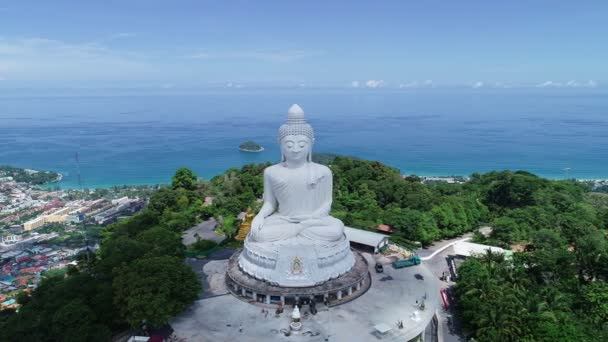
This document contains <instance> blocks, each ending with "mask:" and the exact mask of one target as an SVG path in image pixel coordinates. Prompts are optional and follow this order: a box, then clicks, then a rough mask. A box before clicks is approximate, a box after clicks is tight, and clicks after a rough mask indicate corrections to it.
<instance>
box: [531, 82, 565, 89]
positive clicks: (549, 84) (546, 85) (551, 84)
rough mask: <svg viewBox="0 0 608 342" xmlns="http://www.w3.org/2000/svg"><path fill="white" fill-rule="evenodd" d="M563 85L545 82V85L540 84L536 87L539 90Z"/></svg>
mask: <svg viewBox="0 0 608 342" xmlns="http://www.w3.org/2000/svg"><path fill="white" fill-rule="evenodd" d="M561 86H562V84H561V83H559V82H553V81H545V82H543V83H539V84H537V85H536V87H537V88H548V87H561Z"/></svg>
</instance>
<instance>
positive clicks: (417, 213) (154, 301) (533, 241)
mask: <svg viewBox="0 0 608 342" xmlns="http://www.w3.org/2000/svg"><path fill="white" fill-rule="evenodd" d="M315 160H319V161H322V162H323V163H325V164H327V165H328V166H329V167H330V168H331V170H332V171H333V173H334V203H333V209H332V215H334V216H335V217H338V218H340V219H341V220H343V221H344V223H345V224H346V225H348V226H352V227H357V228H362V229H374V228H375V227H376V226H377V225H378V224H380V223H383V224H388V225H391V226H393V227H394V228H395V232H394V233H393V236H392V239H393V240H394V241H396V242H398V243H402V244H405V245H408V244H411V245H414V244H417V243H419V244H422V245H427V244H430V243H432V242H433V241H436V240H439V239H443V238H450V237H455V236H458V235H461V234H463V233H465V232H473V231H476V230H477V228H478V227H479V226H480V225H482V224H487V225H490V226H492V227H494V229H493V231H492V233H491V235H490V236H489V237H487V238H484V237H482V236H480V235H476V237H475V238H476V239H477V240H478V241H482V242H485V243H488V244H494V245H498V246H503V247H507V248H509V247H511V246H518V248H519V249H520V250H521V252H518V253H515V254H514V257H513V258H512V259H511V260H505V259H504V258H502V257H500V256H496V255H492V254H490V255H486V256H482V257H480V258H470V259H469V260H467V261H465V262H464V263H463V265H462V267H461V269H460V272H459V279H458V285H457V286H456V289H455V297H456V298H457V300H458V305H457V309H458V315H459V317H460V318H461V321H462V323H463V328H464V332H465V334H467V336H468V337H472V338H475V339H476V340H478V341H545V340H547V341H548V340H572V341H595V340H597V341H600V340H603V338H606V337H607V336H608V335H607V334H606V326H607V322H608V306H607V304H606V303H607V301H606V300H608V286H607V285H606V282H605V281H606V277H607V275H608V266H607V265H608V263H607V261H608V260H606V255H607V253H608V246H607V242H606V228H607V227H606V225H607V222H608V197H607V196H608V195H606V194H599V193H591V192H589V188H587V187H585V186H584V185H581V184H578V183H575V182H572V181H550V180H546V179H543V178H539V177H537V176H535V175H533V174H530V173H527V172H523V171H517V172H511V171H502V172H490V173H486V174H473V175H472V176H471V180H470V181H469V182H467V183H464V184H431V185H427V184H423V183H422V182H421V180H420V179H419V178H418V177H415V176H412V177H403V176H402V175H401V174H400V173H399V171H398V170H396V169H394V168H391V167H389V166H386V165H383V164H381V163H378V162H373V161H367V160H360V159H356V158H350V157H339V156H334V155H324V156H321V157H320V158H319V156H317V157H315ZM268 165H270V164H255V165H253V164H252V165H246V166H244V167H242V168H233V169H229V170H227V171H226V172H225V173H223V174H222V175H219V176H216V177H214V178H212V179H211V180H210V181H202V180H197V177H196V175H194V173H192V171H190V170H188V169H185V168H183V169H179V170H178V171H177V172H176V174H175V176H174V177H173V181H172V186H170V187H164V188H161V189H160V190H158V191H156V192H155V193H154V194H153V195H152V197H151V199H150V202H149V205H148V206H147V207H146V209H145V210H144V211H143V212H141V213H140V214H138V215H136V216H134V217H132V218H130V219H128V220H125V221H121V222H119V223H116V224H113V225H110V226H108V227H107V228H105V229H104V230H103V231H102V233H101V234H102V245H101V249H100V250H99V251H98V253H97V254H96V255H94V256H89V257H88V258H85V257H83V258H82V259H81V262H80V264H79V266H78V268H72V269H70V270H69V272H68V275H67V276H66V277H63V276H61V277H59V276H54V277H48V278H47V279H45V280H44V281H43V282H42V284H41V285H40V286H39V287H38V288H37V289H36V290H34V291H32V293H31V295H29V296H28V295H22V296H19V298H18V299H19V302H20V303H22V304H23V307H22V308H21V310H20V311H19V313H14V312H10V311H3V312H1V313H0V340H8V341H17V340H19V341H34V340H36V341H53V340H63V341H80V340H82V337H83V336H89V337H90V340H91V341H95V340H99V341H102V340H107V338H108V336H110V335H111V334H112V333H115V332H118V331H121V330H123V329H125V328H128V327H134V328H138V327H140V326H141V325H142V322H145V324H147V325H149V326H161V325H163V324H165V323H166V322H167V321H168V320H169V319H170V317H172V316H173V315H175V314H177V313H179V312H180V311H181V310H183V309H184V308H185V307H187V306H188V305H189V304H190V303H192V302H193V301H194V300H195V299H196V298H197V295H198V294H199V292H200V284H199V282H198V280H197V278H196V276H195V275H194V273H193V272H192V270H191V269H190V268H189V267H187V266H186V265H185V264H184V263H183V261H182V259H183V255H184V246H183V245H182V244H181V239H180V233H181V232H182V231H184V230H185V229H188V228H190V227H191V226H193V225H194V224H196V223H197V222H199V221H201V220H203V219H206V218H209V217H212V216H213V217H215V218H216V219H217V220H218V222H219V230H220V231H222V232H224V233H225V234H226V235H227V236H228V237H229V239H228V241H229V243H235V242H234V241H230V237H231V236H233V235H234V234H235V233H236V228H237V223H238V220H236V216H237V215H238V213H240V212H241V211H243V210H245V209H246V208H248V207H251V208H253V209H254V210H257V209H259V206H260V205H261V202H260V200H259V199H260V198H261V197H262V193H263V179H262V175H263V170H264V168H265V167H266V166H268ZM205 197H212V198H213V203H212V204H211V205H207V206H205V205H203V201H204V199H205ZM200 244H201V245H204V243H202V242H201V243H200Z"/></svg>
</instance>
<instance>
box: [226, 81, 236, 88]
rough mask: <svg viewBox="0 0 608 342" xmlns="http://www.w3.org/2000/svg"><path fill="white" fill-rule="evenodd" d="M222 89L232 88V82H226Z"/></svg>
mask: <svg viewBox="0 0 608 342" xmlns="http://www.w3.org/2000/svg"><path fill="white" fill-rule="evenodd" d="M224 87H226V88H232V87H234V84H233V83H232V82H228V83H226V85H225V86H224Z"/></svg>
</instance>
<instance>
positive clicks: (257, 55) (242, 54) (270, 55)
mask: <svg viewBox="0 0 608 342" xmlns="http://www.w3.org/2000/svg"><path fill="white" fill-rule="evenodd" d="M322 54H323V53H322V52H320V51H304V50H293V51H289V50H287V51H226V52H210V51H199V52H196V53H193V54H190V55H188V56H186V57H187V58H192V59H250V60H258V61H263V62H272V63H289V62H294V61H298V60H301V59H304V58H308V57H316V56H320V55H322Z"/></svg>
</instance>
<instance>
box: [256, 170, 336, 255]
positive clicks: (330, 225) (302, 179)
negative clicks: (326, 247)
mask: <svg viewBox="0 0 608 342" xmlns="http://www.w3.org/2000/svg"><path fill="white" fill-rule="evenodd" d="M332 181H333V180H332V174H331V171H330V170H329V168H328V167H327V166H323V165H319V164H315V163H308V164H307V165H306V166H304V167H303V168H302V169H301V170H300V169H290V168H287V167H285V166H283V165H280V164H278V165H273V166H270V167H269V168H267V169H266V170H265V172H264V199H265V200H269V201H274V202H277V203H279V205H278V210H277V212H276V213H274V214H272V215H270V216H269V217H267V218H266V220H265V222H264V227H263V229H261V230H260V232H259V233H258V234H255V235H254V236H253V239H255V241H258V242H275V241H284V240H287V239H293V238H296V239H297V243H301V244H314V243H318V244H324V243H331V242H333V241H338V240H339V239H340V238H341V237H342V235H343V234H344V225H343V224H342V221H340V220H338V219H336V218H333V217H331V216H329V210H330V208H331V201H332Z"/></svg>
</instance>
